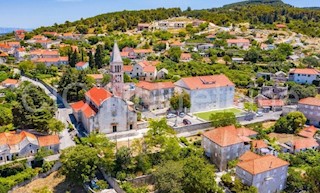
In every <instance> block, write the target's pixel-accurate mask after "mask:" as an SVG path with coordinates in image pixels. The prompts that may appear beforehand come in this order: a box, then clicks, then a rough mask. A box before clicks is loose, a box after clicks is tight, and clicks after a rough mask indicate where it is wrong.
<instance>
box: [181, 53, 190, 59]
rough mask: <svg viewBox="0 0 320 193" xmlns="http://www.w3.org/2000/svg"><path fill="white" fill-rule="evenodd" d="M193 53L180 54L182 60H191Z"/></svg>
mask: <svg viewBox="0 0 320 193" xmlns="http://www.w3.org/2000/svg"><path fill="white" fill-rule="evenodd" d="M190 59H191V54H190V53H182V54H181V56H180V60H190Z"/></svg>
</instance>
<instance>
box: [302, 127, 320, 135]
mask: <svg viewBox="0 0 320 193" xmlns="http://www.w3.org/2000/svg"><path fill="white" fill-rule="evenodd" d="M317 131H318V129H317V128H315V127H314V126H309V127H305V128H303V129H302V130H301V131H300V132H299V133H298V135H300V136H302V137H306V138H313V136H314V135H315V134H316V132H317Z"/></svg>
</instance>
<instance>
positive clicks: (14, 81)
mask: <svg viewBox="0 0 320 193" xmlns="http://www.w3.org/2000/svg"><path fill="white" fill-rule="evenodd" d="M18 82H19V80H16V79H10V78H8V79H6V80H4V81H2V84H11V85H12V84H18Z"/></svg>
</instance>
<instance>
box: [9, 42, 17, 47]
mask: <svg viewBox="0 0 320 193" xmlns="http://www.w3.org/2000/svg"><path fill="white" fill-rule="evenodd" d="M7 44H8V45H9V46H20V42H8V43H7Z"/></svg>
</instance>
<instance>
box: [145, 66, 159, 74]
mask: <svg viewBox="0 0 320 193" xmlns="http://www.w3.org/2000/svg"><path fill="white" fill-rule="evenodd" d="M156 70H157V68H156V67H155V66H146V67H144V68H143V72H149V73H150V72H155V71H156Z"/></svg>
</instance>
